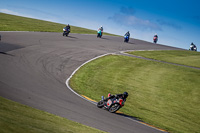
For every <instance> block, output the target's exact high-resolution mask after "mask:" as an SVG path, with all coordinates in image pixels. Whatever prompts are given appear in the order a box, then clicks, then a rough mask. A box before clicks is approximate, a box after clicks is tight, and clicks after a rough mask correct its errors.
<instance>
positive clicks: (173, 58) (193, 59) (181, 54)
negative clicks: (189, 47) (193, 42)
mask: <svg viewBox="0 0 200 133" xmlns="http://www.w3.org/2000/svg"><path fill="white" fill-rule="evenodd" d="M127 53H129V54H133V55H137V56H142V57H146V58H151V59H155V60H161V61H166V62H172V63H177V64H182V65H187V66H193V67H199V68H200V52H194V51H186V50H178V51H177V50H170V51H132V52H127Z"/></svg>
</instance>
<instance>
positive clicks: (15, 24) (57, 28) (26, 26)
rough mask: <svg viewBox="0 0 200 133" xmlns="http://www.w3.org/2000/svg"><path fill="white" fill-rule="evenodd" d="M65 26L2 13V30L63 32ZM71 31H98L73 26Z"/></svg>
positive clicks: (0, 27) (81, 32)
mask: <svg viewBox="0 0 200 133" xmlns="http://www.w3.org/2000/svg"><path fill="white" fill-rule="evenodd" d="M65 26H66V24H59V23H54V22H49V21H43V20H38V19H32V18H26V17H20V16H15V15H9V14H5V13H0V31H38V32H63V27H65ZM97 28H98V27H97ZM71 33H79V34H97V31H95V30H90V29H86V28H81V27H76V26H71ZM104 35H112V36H113V34H109V33H104Z"/></svg>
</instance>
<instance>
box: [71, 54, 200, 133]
mask: <svg viewBox="0 0 200 133" xmlns="http://www.w3.org/2000/svg"><path fill="white" fill-rule="evenodd" d="M163 54H164V51H163ZM199 72H200V71H199V70H195V69H191V68H185V67H181V66H175V65H170V64H164V63H160V62H153V61H147V60H142V59H137V58H132V57H127V56H120V55H110V56H105V57H102V58H99V59H97V60H94V61H92V62H90V63H88V64H86V65H84V66H83V67H81V68H80V69H79V70H78V71H77V73H76V74H75V75H74V76H73V77H72V79H71V80H70V86H71V87H72V88H73V89H74V90H75V91H77V92H78V93H79V94H83V95H86V96H87V97H90V98H91V99H94V100H96V101H99V100H100V99H101V96H102V95H104V96H107V94H108V93H112V94H116V93H123V92H124V91H127V92H129V97H128V99H127V102H126V103H125V106H124V107H123V108H122V109H121V110H120V111H122V112H124V113H125V114H127V115H130V116H133V117H137V118H138V119H140V120H143V121H145V122H147V123H150V124H152V125H154V126H156V127H160V128H162V129H165V130H167V131H170V132H176V133H191V132H200V129H199V125H200V102H199V101H200V84H199V82H200V75H199Z"/></svg>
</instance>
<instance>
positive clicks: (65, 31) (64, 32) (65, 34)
mask: <svg viewBox="0 0 200 133" xmlns="http://www.w3.org/2000/svg"><path fill="white" fill-rule="evenodd" d="M69 32H70V29H66V28H63V36H68V35H69Z"/></svg>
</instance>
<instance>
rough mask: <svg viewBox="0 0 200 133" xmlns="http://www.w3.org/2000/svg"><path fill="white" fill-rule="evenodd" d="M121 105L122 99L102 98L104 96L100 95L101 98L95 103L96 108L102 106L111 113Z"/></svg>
mask: <svg viewBox="0 0 200 133" xmlns="http://www.w3.org/2000/svg"><path fill="white" fill-rule="evenodd" d="M123 106H124V100H123V99H121V98H116V97H114V98H110V99H104V96H102V100H101V101H99V102H98V103H97V107H98V108H104V109H106V110H108V111H109V112H111V113H115V112H116V111H118V110H119V109H120V108H122V107H123Z"/></svg>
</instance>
